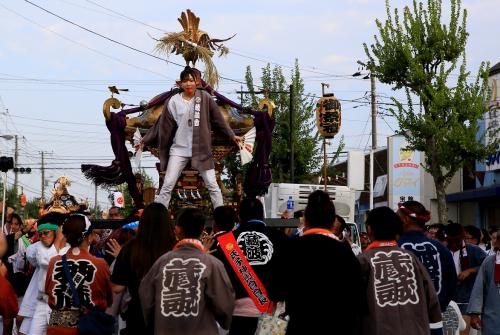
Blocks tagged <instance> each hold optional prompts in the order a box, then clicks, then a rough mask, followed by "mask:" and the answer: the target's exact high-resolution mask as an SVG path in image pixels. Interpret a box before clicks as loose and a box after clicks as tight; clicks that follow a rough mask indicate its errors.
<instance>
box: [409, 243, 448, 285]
mask: <svg viewBox="0 0 500 335" xmlns="http://www.w3.org/2000/svg"><path fill="white" fill-rule="evenodd" d="M401 248H403V249H406V250H410V251H412V252H413V254H414V255H415V256H417V258H418V259H419V260H420V261H421V262H422V264H424V266H425V268H426V269H427V271H428V272H429V276H430V277H431V279H432V282H433V283H434V288H435V289H436V293H437V294H439V293H440V292H441V281H442V277H443V276H442V273H443V272H442V270H441V259H440V258H439V251H438V249H437V248H436V247H435V246H434V245H433V244H432V243H430V242H422V243H410V242H407V243H404V244H403V245H401Z"/></svg>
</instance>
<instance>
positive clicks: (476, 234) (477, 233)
mask: <svg viewBox="0 0 500 335" xmlns="http://www.w3.org/2000/svg"><path fill="white" fill-rule="evenodd" d="M464 230H465V231H466V232H467V233H469V235H471V236H472V238H474V239H476V240H477V243H478V244H479V243H480V242H481V230H480V229H479V228H478V227H475V226H464Z"/></svg>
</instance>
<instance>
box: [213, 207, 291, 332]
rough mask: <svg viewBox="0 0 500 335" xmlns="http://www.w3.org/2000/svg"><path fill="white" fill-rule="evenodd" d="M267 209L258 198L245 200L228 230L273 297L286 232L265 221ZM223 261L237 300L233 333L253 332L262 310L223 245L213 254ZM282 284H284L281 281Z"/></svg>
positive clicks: (231, 330) (232, 326)
mask: <svg viewBox="0 0 500 335" xmlns="http://www.w3.org/2000/svg"><path fill="white" fill-rule="evenodd" d="M263 216H264V209H263V206H262V203H261V202H260V201H259V200H258V199H255V198H252V199H250V198H248V199H244V200H243V201H242V202H241V204H240V208H239V217H240V222H241V223H240V225H239V227H238V228H237V229H236V230H234V231H232V232H229V233H228V234H233V235H234V239H235V240H236V242H237V243H238V246H239V247H240V249H241V250H242V252H243V255H244V256H245V257H246V259H247V261H248V263H249V264H250V266H251V267H252V269H253V271H254V272H255V274H256V276H257V277H258V278H259V280H260V281H261V283H262V285H263V286H264V288H265V290H266V291H267V293H268V295H269V297H270V298H271V299H272V295H273V294H274V292H273V291H274V287H275V286H276V285H275V284H276V283H277V280H276V276H275V275H276V273H277V271H276V265H277V264H278V262H279V259H280V258H281V255H282V254H283V248H282V247H283V243H284V241H285V240H286V235H285V234H284V233H282V232H280V231H277V230H273V229H270V228H268V227H267V226H266V224H265V223H264V221H262V219H263ZM213 255H214V256H215V257H217V258H218V259H219V260H220V261H222V263H223V264H224V266H225V268H226V271H227V274H228V276H229V279H230V280H231V284H232V286H233V287H234V291H235V296H236V302H235V309H234V312H233V321H232V324H231V329H230V332H229V334H230V335H245V334H252V335H253V334H254V333H255V330H256V328H257V322H258V316H259V313H260V312H259V310H258V308H257V307H256V305H255V303H254V302H253V300H252V299H251V298H250V297H249V294H248V292H247V289H246V288H245V287H244V286H243V284H242V280H241V279H240V277H239V276H238V275H237V274H236V273H235V271H234V269H233V267H232V265H231V264H230V263H229V261H228V259H227V258H226V255H225V254H224V252H223V250H222V247H221V246H220V245H218V246H217V250H216V251H215V252H214V253H213ZM279 284H280V285H281V283H279Z"/></svg>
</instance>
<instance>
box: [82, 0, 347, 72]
mask: <svg viewBox="0 0 500 335" xmlns="http://www.w3.org/2000/svg"><path fill="white" fill-rule="evenodd" d="M85 1H87V2H88V3H91V4H93V5H95V6H97V7H99V8H102V9H104V10H107V11H109V12H111V13H113V14H116V15H118V16H120V17H122V18H124V19H127V20H129V21H132V22H135V23H138V24H140V25H143V26H146V27H149V28H152V29H155V30H157V31H160V32H162V33H168V31H166V30H165V29H162V28H158V27H155V26H153V25H150V24H149V23H146V22H144V21H140V20H137V19H135V18H133V17H130V16H127V15H125V14H123V13H120V12H118V11H116V10H113V9H111V8H109V7H105V6H103V5H101V4H99V3H97V2H95V1H92V0H85ZM87 9H88V8H87ZM101 13H102V12H101ZM103 14H104V13H103ZM242 52H244V51H241V50H240V51H238V50H237V49H234V48H231V50H230V53H229V54H230V55H231V54H234V55H237V56H240V57H244V58H247V59H252V60H255V61H259V62H263V63H270V64H274V65H278V66H281V67H285V68H289V69H293V68H295V66H293V65H286V64H282V63H280V62H276V61H274V60H271V59H268V60H264V59H261V58H257V57H255V56H249V55H244V54H242ZM300 69H301V70H302V71H306V72H311V73H317V74H322V75H325V76H328V77H346V78H347V77H352V76H351V75H350V74H330V73H325V72H320V71H318V70H309V69H307V68H304V67H302V68H300ZM349 79H350V78H349Z"/></svg>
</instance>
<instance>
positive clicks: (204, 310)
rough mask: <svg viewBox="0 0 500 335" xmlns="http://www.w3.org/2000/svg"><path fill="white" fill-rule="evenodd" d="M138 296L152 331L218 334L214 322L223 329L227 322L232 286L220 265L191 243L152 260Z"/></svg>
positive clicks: (166, 334)
mask: <svg viewBox="0 0 500 335" xmlns="http://www.w3.org/2000/svg"><path fill="white" fill-rule="evenodd" d="M139 297H140V299H141V306H142V311H143V314H144V320H145V322H146V325H149V324H151V323H153V322H154V333H155V335H177V334H179V335H185V334H190V335H218V329H217V323H218V324H219V325H220V327H222V328H224V329H228V328H229V326H230V325H231V315H232V313H233V309H234V290H233V287H232V285H231V282H230V281H229V278H228V276H227V273H226V271H225V269H224V265H222V263H221V262H220V261H219V260H218V259H216V258H215V257H213V256H212V255H209V254H206V253H204V252H202V251H201V250H199V249H198V248H196V247H195V246H194V245H191V244H185V245H182V246H180V247H179V248H178V249H175V250H173V251H170V252H168V253H166V254H165V255H163V256H161V257H160V258H159V259H158V260H157V261H156V262H155V264H153V266H152V267H151V269H150V270H149V272H148V273H147V274H146V275H145V276H144V278H143V279H142V282H141V285H140V286H139ZM216 322H217V323H216Z"/></svg>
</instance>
